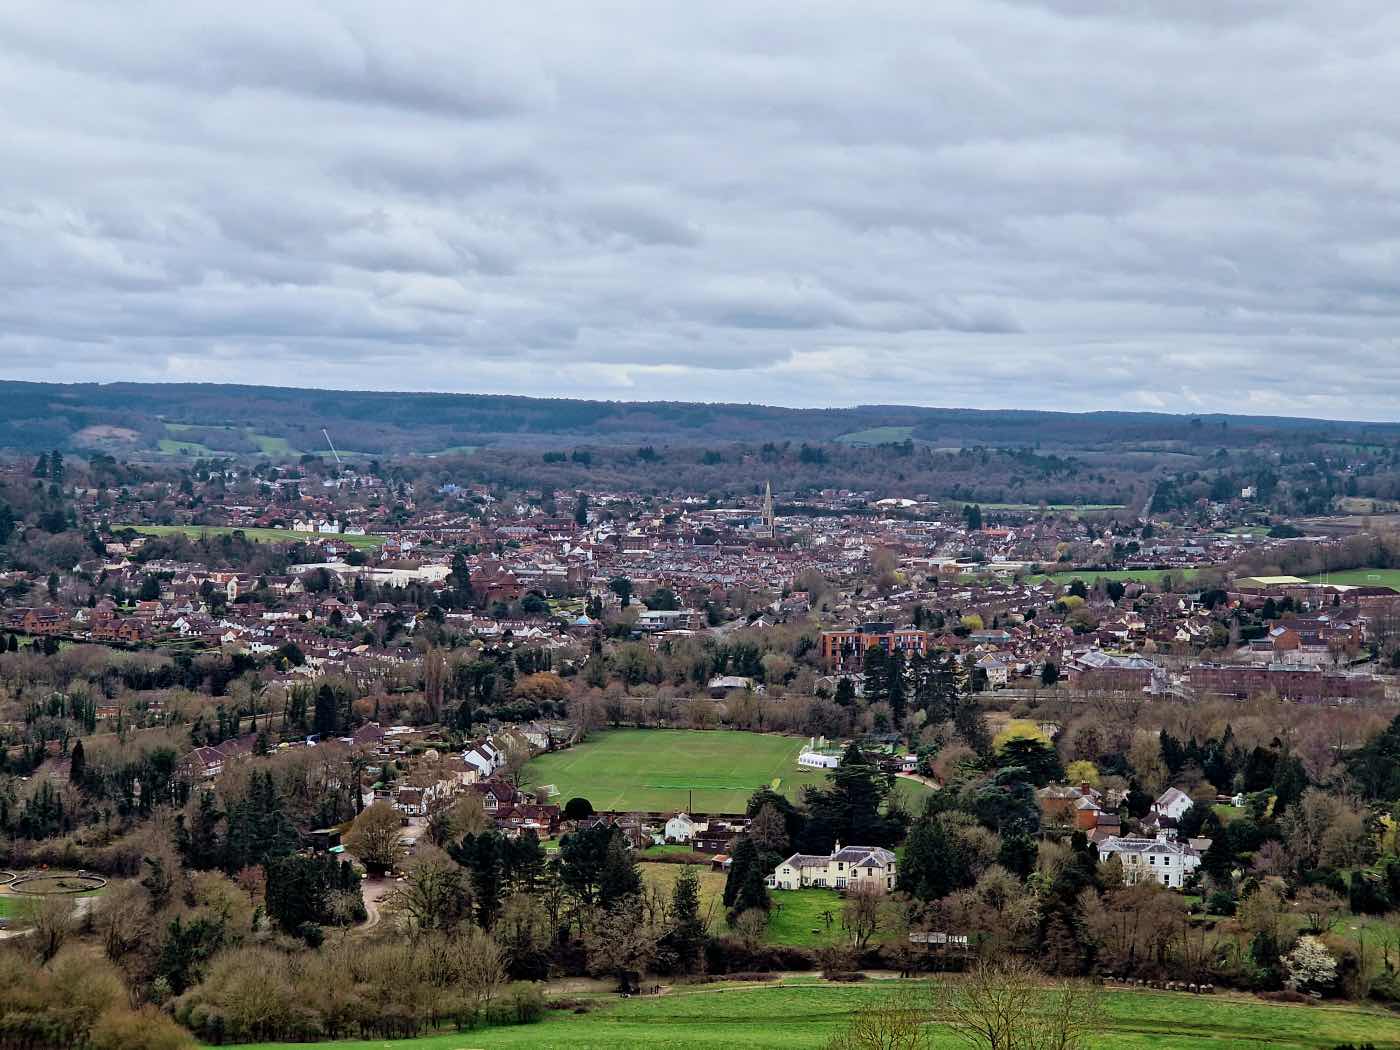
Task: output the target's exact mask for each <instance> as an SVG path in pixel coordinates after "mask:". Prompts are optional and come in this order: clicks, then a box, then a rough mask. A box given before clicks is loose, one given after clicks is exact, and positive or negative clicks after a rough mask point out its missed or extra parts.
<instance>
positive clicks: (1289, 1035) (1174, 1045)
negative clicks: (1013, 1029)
mask: <svg viewBox="0 0 1400 1050" xmlns="http://www.w3.org/2000/svg"><path fill="white" fill-rule="evenodd" d="M895 998H897V999H898V1000H899V1001H900V1002H901V1003H904V1004H908V1005H914V1006H918V1005H920V1004H922V1003H925V1002H928V1001H929V1000H928V998H927V987H926V984H925V982H914V981H909V982H898V984H897V985H896V982H893V981H888V982H887V981H871V982H866V983H864V984H860V985H832V984H827V983H824V982H822V981H820V980H818V979H816V978H814V977H812V978H806V977H804V978H794V979H790V980H788V981H785V982H783V983H782V984H772V985H760V986H754V985H742V984H716V985H700V986H696V987H685V988H677V989H675V990H673V991H672V992H671V993H669V994H667V995H663V996H659V997H655V998H636V999H629V1000H626V1001H618V1000H617V999H615V998H611V997H610V998H609V999H608V1000H600V1003H599V1007H598V1008H596V1009H594V1010H593V1011H591V1012H589V1013H587V1014H584V1015H575V1014H567V1013H555V1014H551V1015H549V1016H548V1017H547V1018H546V1019H545V1020H544V1021H542V1022H541V1023H539V1024H534V1025H524V1026H520V1027H512V1028H495V1029H480V1030H476V1031H472V1032H466V1033H456V1032H454V1033H450V1034H443V1035H436V1036H428V1037H425V1038H421V1039H412V1040H397V1041H394V1040H391V1041H385V1040H382V1039H374V1040H366V1041H351V1042H341V1043H335V1044H331V1045H333V1046H334V1047H336V1048H337V1050H471V1048H479V1050H498V1048H500V1050H505V1048H512V1047H530V1048H535V1050H704V1048H717V1050H718V1048H723V1050H732V1048H733V1047H763V1048H765V1050H785V1048H793V1050H812V1048H814V1047H820V1046H821V1045H822V1044H823V1043H824V1042H825V1041H826V1040H827V1039H828V1038H829V1037H830V1036H831V1035H832V1034H833V1033H834V1032H835V1031H836V1030H837V1029H838V1028H839V1027H840V1026H842V1025H843V1024H844V1023H845V1022H846V1021H847V1020H848V1019H849V1018H850V1016H851V1014H852V1013H853V1012H854V1011H855V1010H858V1009H860V1008H861V1007H863V1006H866V1005H869V1004H872V1003H875V1002H880V1001H890V1000H891V999H895ZM603 1002H610V1003H611V1004H612V1005H609V1006H606V1007H605V1006H603V1005H602V1003H603ZM1104 1011H1105V1019H1104V1030H1103V1031H1102V1033H1100V1034H1099V1035H1098V1036H1096V1037H1094V1038H1092V1039H1091V1040H1090V1041H1089V1043H1088V1045H1089V1047H1091V1048H1092V1050H1145V1048H1148V1047H1150V1048H1152V1050H1198V1048H1205V1050H1263V1048H1266V1047H1267V1048H1274V1050H1331V1048H1332V1047H1334V1046H1336V1045H1337V1044H1338V1043H1346V1042H1353V1043H1364V1042H1371V1043H1374V1044H1375V1045H1376V1046H1377V1047H1391V1048H1394V1047H1400V1018H1396V1017H1395V1016H1394V1015H1385V1014H1382V1013H1380V1012H1379V1011H1375V1010H1368V1009H1360V1008H1357V1007H1352V1006H1281V1005H1273V1004H1267V1003H1261V1002H1257V1001H1252V1000H1245V999H1235V998H1225V997H1222V996H1217V997H1214V998H1202V997H1199V996H1191V995H1185V994H1180V993H1169V992H1127V991H1113V992H1106V993H1105V995H1104ZM931 1035H932V1038H931V1039H930V1045H931V1046H932V1047H933V1048H935V1050H951V1048H953V1047H956V1046H962V1045H965V1044H962V1043H960V1042H958V1041H957V1040H956V1038H955V1037H954V1036H953V1034H952V1033H950V1032H949V1031H948V1030H947V1029H945V1028H943V1027H942V1026H941V1025H939V1024H938V1023H937V1022H936V1021H935V1023H934V1026H933V1029H932V1032H931ZM305 1045H306V1044H304V1043H264V1044H260V1045H257V1046H253V1047H248V1048H246V1050H293V1048H294V1047H304V1046H305Z"/></svg>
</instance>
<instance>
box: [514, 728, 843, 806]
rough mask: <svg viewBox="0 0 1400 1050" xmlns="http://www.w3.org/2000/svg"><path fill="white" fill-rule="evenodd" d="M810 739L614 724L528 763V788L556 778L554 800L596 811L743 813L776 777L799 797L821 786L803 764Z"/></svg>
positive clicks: (822, 779) (818, 774)
mask: <svg viewBox="0 0 1400 1050" xmlns="http://www.w3.org/2000/svg"><path fill="white" fill-rule="evenodd" d="M805 742H806V738H805V737H794V736H775V735H766V734H762V733H746V732H743V731H740V730H727V729H717V730H702V729H610V730H605V731H603V732H599V733H594V734H593V735H591V736H590V737H589V738H588V739H587V740H586V741H584V742H583V743H581V744H578V745H576V746H575V747H572V748H569V749H568V750H565V751H554V752H550V753H548V754H544V755H540V756H539V757H538V758H535V759H532V760H531V761H530V762H529V763H528V764H527V765H526V766H525V776H526V779H527V780H528V782H529V785H530V786H531V787H543V786H544V785H546V784H552V785H553V786H554V787H555V788H557V789H558V794H557V795H555V796H553V797H552V798H551V801H553V802H557V803H558V804H559V805H563V804H564V803H565V802H567V801H568V800H569V799H571V798H573V797H575V796H582V797H583V798H586V799H588V801H589V802H591V803H592V804H593V808H594V809H596V810H643V811H653V810H654V811H665V810H683V809H687V808H689V807H690V806H691V805H692V803H691V801H690V799H691V794H692V792H693V793H694V800H695V801H694V808H695V810H696V811H697V812H699V813H742V812H744V807H745V805H747V803H748V800H749V796H750V795H752V794H753V793H754V792H755V791H757V790H758V789H759V788H761V787H765V786H771V785H772V784H773V781H775V780H776V781H778V785H777V789H778V790H779V791H781V792H782V793H783V794H784V795H786V796H787V797H788V798H790V799H793V800H794V801H796V800H797V799H798V797H799V789H800V788H802V787H803V786H805V785H807V784H818V785H824V784H825V783H826V776H825V773H824V771H822V770H808V769H801V768H799V767H798V765H797V754H798V752H799V751H801V750H802V745H803V744H804V743H805Z"/></svg>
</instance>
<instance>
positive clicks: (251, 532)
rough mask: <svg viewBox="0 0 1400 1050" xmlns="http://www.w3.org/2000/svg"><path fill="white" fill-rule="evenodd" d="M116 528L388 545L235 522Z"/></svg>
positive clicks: (161, 533) (163, 533) (361, 545)
mask: <svg viewBox="0 0 1400 1050" xmlns="http://www.w3.org/2000/svg"><path fill="white" fill-rule="evenodd" d="M112 528H113V529H118V530H119V529H133V530H135V531H136V532H139V533H141V534H143V535H146V536H169V535H171V534H172V533H176V532H179V533H183V534H184V535H186V536H189V537H190V538H191V539H197V538H199V537H200V536H203V535H208V536H226V535H230V534H232V533H235V532H241V533H243V535H244V536H246V537H248V539H250V540H252V541H253V542H254V543H311V542H314V541H315V540H318V539H319V540H344V541H345V542H346V543H348V544H349V545H350V546H352V547H358V548H361V549H368V548H371V547H381V546H383V545H384V537H383V536H337V535H331V534H329V533H325V534H322V533H316V532H293V531H292V530H291V529H254V528H243V527H239V526H235V525H113V526H112Z"/></svg>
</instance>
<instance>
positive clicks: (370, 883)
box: [355, 878, 394, 933]
mask: <svg viewBox="0 0 1400 1050" xmlns="http://www.w3.org/2000/svg"><path fill="white" fill-rule="evenodd" d="M393 888H394V883H393V881H392V880H391V879H382V878H380V879H361V880H360V895H361V897H363V898H364V902H365V921H364V922H362V923H360V925H359V926H357V927H355V929H356V930H357V931H358V932H360V933H366V932H368V931H370V930H373V929H374V928H375V927H376V926H378V925H379V923H380V922H381V921H382V920H383V918H384V898H385V897H387V896H388V895H389V891H390V890H391V889H393Z"/></svg>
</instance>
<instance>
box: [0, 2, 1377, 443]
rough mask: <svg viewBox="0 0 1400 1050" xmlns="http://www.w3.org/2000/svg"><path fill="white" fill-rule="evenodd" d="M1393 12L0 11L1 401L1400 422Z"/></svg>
mask: <svg viewBox="0 0 1400 1050" xmlns="http://www.w3.org/2000/svg"><path fill="white" fill-rule="evenodd" d="M1397 41H1400V10H1397V9H1395V8H1394V7H1393V5H1390V4H1386V3H1384V2H1383V0H1340V2H1337V0H1332V2H1323V0H1300V2H1299V3H1296V4H1291V5H1286V6H1280V5H1277V4H1272V3H1266V2H1265V0H1243V2H1240V3H1232V4H1217V3H1211V2H1209V0H1181V2H1179V3H1176V4H1171V5H1165V4H1158V3H1149V2H1147V0H1131V2H1128V3H1124V4H1116V5H1110V4H1101V3H1092V2H1089V0H948V2H946V3H939V4H927V3H917V2H914V0H875V2H874V3H864V4H857V3H855V2H854V0H823V2H822V3H818V4H815V5H809V7H808V8H806V9H804V10H803V11H802V12H801V13H800V15H799V13H797V12H796V11H795V10H794V11H787V12H784V11H782V10H779V9H774V8H771V7H768V8H765V7H763V6H761V5H759V6H755V5H753V4H750V3H739V2H738V0H716V2H714V3H711V4H707V5H704V6H703V7H695V6H691V7H683V6H676V5H657V4H647V3H643V2H641V0H603V2H602V3H600V4H596V5H587V6H586V7H585V6H580V5H578V4H575V3H572V2H568V0H542V2H541V3H538V4H531V5H500V4H485V3H478V2H475V0H468V2H465V3H460V4H450V5H443V4H438V3H427V2H424V0H405V2H404V3H400V4H395V5H384V4H376V3H371V2H369V0H345V2H341V3H335V4H332V3H309V4H305V5H299V6H298V5H293V6H290V7H289V6H287V5H285V4H272V3H270V0H268V2H264V0H259V2H255V3H249V4H240V5H234V6H229V5H215V4H209V3H202V2H195V3H183V4H176V3H173V2H169V0H138V2H137V3H134V4H127V5H111V4H103V3H96V2H92V3H87V2H75V3H72V4H64V5H52V4H43V3H38V2H22V3H17V4H12V5H9V6H8V7H6V8H5V9H4V10H3V11H0V92H2V93H3V94H4V95H5V97H6V100H7V104H6V106H5V107H3V108H0V141H3V142H4V143H5V144H6V149H5V154H6V155H5V161H4V164H3V165H0V289H3V291H0V376H4V377H6V378H11V377H13V378H23V377H32V378H41V379H55V378H59V379H74V380H77V379H82V380H93V379H106V380H110V379H119V378H146V379H152V378H154V379H209V380H239V381H252V382H263V383H279V382H296V383H308V382H310V383H315V384H318V385H326V386H341V387H345V386H363V387H370V388H409V389H425V388H438V389H450V390H483V391H487V390H490V391H501V392H512V393H532V394H542V395H551V394H568V395H570V396H601V397H638V398H671V399H684V398H701V399H712V400H735V399H739V400H764V401H771V402H776V403H786V404H801V405H820V404H852V403H861V402H866V403H889V402H901V401H904V402H919V403H925V404H944V405H948V404H964V405H970V406H980V407H986V406H995V405H1007V404H1018V405H1026V406H1037V405H1038V406H1044V407H1054V408H1081V409H1087V408H1105V407H1155V408H1166V409H1169V410H1170V409H1179V410H1182V411H1204V410H1232V411H1236V410H1241V409H1245V410H1257V411H1261V412H1298V413H1306V414H1318V415H1330V416H1349V417H1358V416H1360V417H1367V418H1395V408H1394V405H1395V403H1396V398H1397V395H1400V354H1397V353H1396V346H1395V336H1394V333H1395V331H1396V330H1397V327H1396V322H1397V319H1398V318H1397V315H1398V314H1400V309H1397V305H1398V304H1400V277H1397V272H1400V271H1397V262H1400V222H1397V219H1396V217H1395V214H1394V205H1393V201H1394V199H1395V198H1396V195H1397V192H1400V174H1397V172H1400V163H1397V162H1400V113H1397V111H1396V110H1395V109H1394V107H1389V106H1386V105H1385V104H1384V103H1383V101H1382V100H1384V99H1386V98H1389V97H1393V95H1394V94H1395V93H1396V90H1397V89H1400V43H1397Z"/></svg>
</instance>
